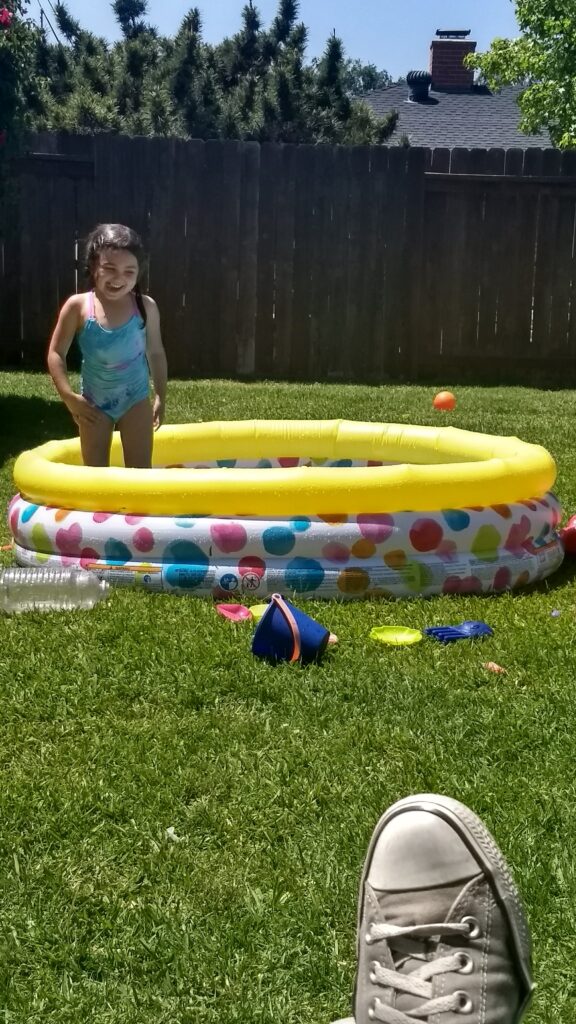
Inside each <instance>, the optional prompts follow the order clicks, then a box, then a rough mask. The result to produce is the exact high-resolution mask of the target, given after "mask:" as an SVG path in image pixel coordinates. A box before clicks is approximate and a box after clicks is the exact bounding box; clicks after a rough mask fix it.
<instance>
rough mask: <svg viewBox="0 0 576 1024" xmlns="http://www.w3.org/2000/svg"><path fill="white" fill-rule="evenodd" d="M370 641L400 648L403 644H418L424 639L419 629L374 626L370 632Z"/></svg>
mask: <svg viewBox="0 0 576 1024" xmlns="http://www.w3.org/2000/svg"><path fill="white" fill-rule="evenodd" d="M370 639H371V640H379V641H380V643H381V644H392V645H393V646H394V647H402V646H404V645H405V644H417V643H419V642H420V640H423V639H424V634H423V633H421V632H420V630H419V629H410V628H409V627H408V626H374V629H371V630H370Z"/></svg>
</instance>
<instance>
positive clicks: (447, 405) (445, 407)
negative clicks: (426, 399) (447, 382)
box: [432, 391, 456, 412]
mask: <svg viewBox="0 0 576 1024" xmlns="http://www.w3.org/2000/svg"><path fill="white" fill-rule="evenodd" d="M432 405H433V406H434V408H435V409H442V411H443V412H452V409H455V408H456V395H453V394H452V392H451V391H439V392H438V394H437V395H436V396H435V398H434V401H433V402H432Z"/></svg>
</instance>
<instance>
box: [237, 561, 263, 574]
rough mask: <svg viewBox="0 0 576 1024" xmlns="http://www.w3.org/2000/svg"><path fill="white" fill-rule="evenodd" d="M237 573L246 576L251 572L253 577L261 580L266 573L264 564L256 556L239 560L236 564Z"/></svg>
mask: <svg viewBox="0 0 576 1024" xmlns="http://www.w3.org/2000/svg"><path fill="white" fill-rule="evenodd" d="M238 572H239V573H240V575H241V576H246V575H247V574H248V573H249V572H253V573H254V575H255V576H259V577H260V578H262V576H263V575H264V573H265V572H266V562H263V561H262V559H261V558H257V557H256V556H254V557H251V558H241V559H240V561H239V562H238Z"/></svg>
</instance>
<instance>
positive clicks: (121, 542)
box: [8, 460, 563, 598]
mask: <svg viewBox="0 0 576 1024" xmlns="http://www.w3.org/2000/svg"><path fill="white" fill-rule="evenodd" d="M270 461H272V460H270ZM278 461H280V462H282V460H278ZM284 461H285V462H286V461H287V460H284ZM292 461H294V460H292ZM285 468H289V467H285ZM560 517H561V512H560V506H559V504H558V501H557V499H556V497H555V496H554V495H553V494H547V495H545V496H544V497H543V498H531V499H529V500H526V501H522V502H518V503H516V504H510V505H494V506H486V507H485V508H475V509H471V508H466V509H442V510H441V511H437V512H401V513H395V514H394V515H391V514H389V513H386V512H380V513H374V514H362V515H358V516H353V515H326V516H301V515H298V514H295V515H294V516H292V517H290V518H287V519H284V518H268V519H261V518H258V517H256V516H250V517H244V518H225V517H211V516H198V517H195V516H193V515H191V516H185V517H177V518H174V517H171V516H134V515H131V516H123V515H117V514H111V513H105V512H96V513H91V512H79V511H70V510H67V509H57V508H49V507H47V506H38V505H33V504H31V503H29V502H27V501H26V500H25V499H23V498H22V497H20V496H19V495H16V497H15V498H14V499H13V500H12V502H11V504H10V507H9V511H8V520H9V525H10V530H11V533H12V536H13V537H14V541H15V550H16V557H17V560H18V561H19V563H20V564H23V565H42V564H51V565H60V566H67V565H80V566H84V567H87V568H91V569H94V570H95V571H97V572H99V573H100V574H101V575H103V576H106V578H108V579H109V580H110V581H111V582H117V583H121V584H122V583H123V584H131V585H144V586H146V587H148V588H149V589H164V590H177V591H190V592H194V593H196V594H198V595H202V596H207V595H213V596H216V597H223V596H226V595H230V594H235V595H237V596H242V595H246V594H248V595H250V596H255V597H261V596H264V595H266V594H270V593H273V592H275V591H283V592H285V593H287V594H288V593H292V594H302V595H306V596H310V597H326V598H359V597H369V596H375V595H382V596H390V597H409V596H416V595H418V594H423V595H433V594H441V593H448V594H451V593H492V592H497V591H502V590H509V589H512V588H514V587H517V586H521V585H524V584H526V583H532V582H534V581H535V580H538V579H542V578H544V577H545V576H548V575H550V573H552V572H554V570H555V569H556V568H558V566H559V565H560V564H561V562H562V558H563V549H562V545H561V543H560V541H559V538H558V535H557V533H556V528H557V526H558V524H559V522H560Z"/></svg>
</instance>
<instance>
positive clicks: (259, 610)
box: [250, 604, 270, 622]
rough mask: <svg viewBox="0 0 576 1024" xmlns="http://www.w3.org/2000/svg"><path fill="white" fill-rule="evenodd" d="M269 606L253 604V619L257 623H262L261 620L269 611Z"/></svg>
mask: <svg viewBox="0 0 576 1024" xmlns="http://www.w3.org/2000/svg"><path fill="white" fill-rule="evenodd" d="M269 607H270V605H269V604H253V605H252V607H251V609H250V611H251V612H252V618H253V619H254V621H255V622H260V619H261V618H262V616H263V615H264V612H267V611H268V609H269Z"/></svg>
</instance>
